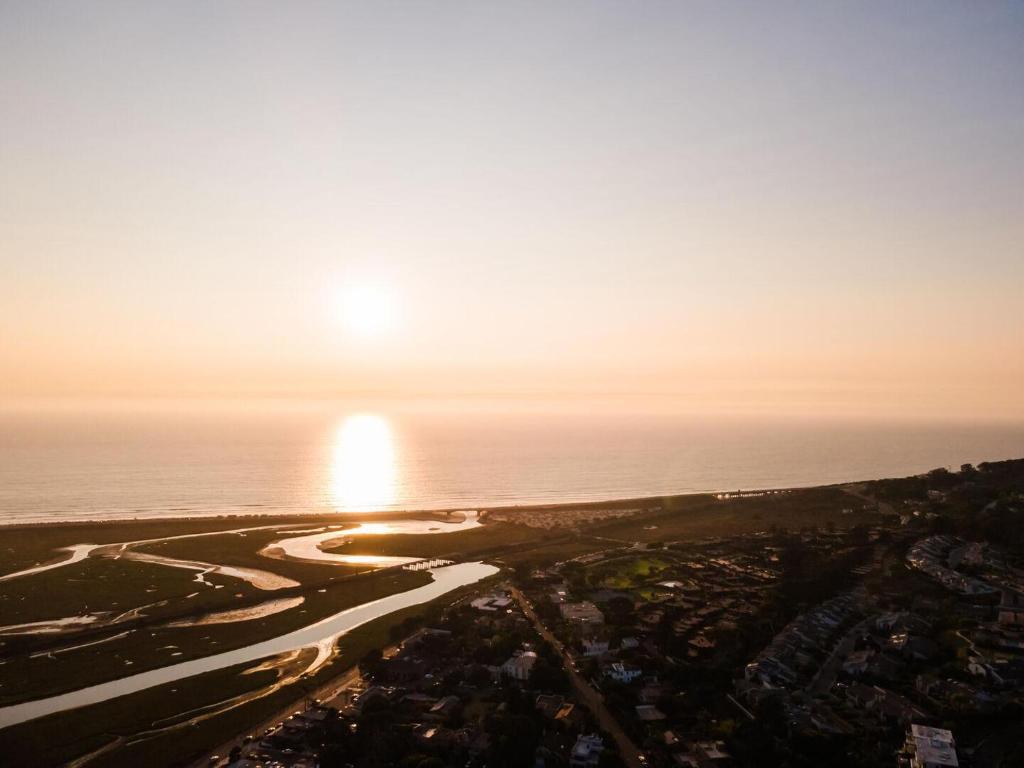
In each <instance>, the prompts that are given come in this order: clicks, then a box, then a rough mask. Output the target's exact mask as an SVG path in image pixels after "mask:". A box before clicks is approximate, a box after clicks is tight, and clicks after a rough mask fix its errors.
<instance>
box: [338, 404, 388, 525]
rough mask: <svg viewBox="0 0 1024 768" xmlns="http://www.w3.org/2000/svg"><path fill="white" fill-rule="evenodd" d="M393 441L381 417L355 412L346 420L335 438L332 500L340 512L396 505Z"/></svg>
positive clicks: (386, 422) (384, 420)
mask: <svg viewBox="0 0 1024 768" xmlns="http://www.w3.org/2000/svg"><path fill="white" fill-rule="evenodd" d="M396 476H397V467H396V461H395V441H394V436H393V435H392V432H391V425H390V424H389V423H388V421H387V420H386V419H384V418H382V417H381V416H377V415H375V414H372V413H357V414H353V415H351V416H348V417H346V418H345V420H344V421H343V422H342V423H341V426H339V427H338V431H337V434H336V435H335V438H334V448H333V456H332V459H331V499H332V501H333V502H334V505H335V507H337V508H338V509H339V510H347V511H358V510H368V509H378V508H381V507H388V506H391V505H392V504H394V502H395V480H396Z"/></svg>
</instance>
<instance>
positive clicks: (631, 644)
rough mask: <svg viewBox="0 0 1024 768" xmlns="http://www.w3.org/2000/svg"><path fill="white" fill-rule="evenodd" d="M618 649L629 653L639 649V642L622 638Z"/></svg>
mask: <svg viewBox="0 0 1024 768" xmlns="http://www.w3.org/2000/svg"><path fill="white" fill-rule="evenodd" d="M619 647H620V648H621V649H622V650H624V651H631V650H633V649H634V648H639V647H640V641H639V640H637V639H636V638H635V637H624V638H622V642H621V643H620V644H619Z"/></svg>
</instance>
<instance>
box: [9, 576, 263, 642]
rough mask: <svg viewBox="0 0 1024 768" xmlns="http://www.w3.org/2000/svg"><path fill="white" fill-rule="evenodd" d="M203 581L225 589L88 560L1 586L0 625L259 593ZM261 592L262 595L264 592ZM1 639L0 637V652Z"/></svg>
mask: <svg viewBox="0 0 1024 768" xmlns="http://www.w3.org/2000/svg"><path fill="white" fill-rule="evenodd" d="M208 581H210V582H212V583H214V584H221V585H224V588H223V589H211V588H210V587H208V586H205V585H203V584H200V583H198V582H196V580H195V573H194V572H192V571H186V570H182V569H180V568H168V567H166V566H163V565H153V564H150V563H138V562H132V561H129V560H109V559H105V558H88V559H86V560H82V561H80V562H78V563H74V564H73V565H68V566H65V567H63V568H57V569H54V570H52V571H43V572H42V573H39V574H36V575H33V576H27V577H24V578H19V579H12V580H10V581H7V582H3V585H2V588H0V624H4V625H6V624H20V623H24V622H30V621H42V620H44V619H58V618H61V617H63V616H76V615H81V614H85V613H95V612H102V611H108V612H111V613H113V614H119V613H123V612H124V611H127V610H128V609H130V608H136V607H139V606H143V605H148V604H151V603H156V602H158V601H162V600H170V601H173V602H175V603H178V602H179V601H181V600H184V599H185V598H186V596H187V595H191V594H194V593H198V594H196V597H194V598H191V602H192V604H194V605H195V606H196V607H197V608H198V607H202V608H210V609H217V608H225V607H231V606H232V605H233V604H234V603H235V602H237V598H236V597H235V595H236V594H243V595H256V594H258V593H260V590H257V589H255V588H253V587H252V586H250V585H249V584H248V583H247V582H244V581H240V580H239V579H233V578H228V577H226V576H219V575H217V574H212V575H211V576H210V578H209V579H208ZM263 594H265V593H263ZM2 647H3V640H2V639H0V648H2Z"/></svg>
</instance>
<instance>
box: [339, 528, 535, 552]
mask: <svg viewBox="0 0 1024 768" xmlns="http://www.w3.org/2000/svg"><path fill="white" fill-rule="evenodd" d="M550 536H551V534H550V533H549V532H547V531H542V530H539V529H536V528H527V527H525V526H522V525H510V524H508V523H492V524H489V525H485V526H482V527H480V528H470V529H469V530H466V531H456V532H454V533H445V534H436V535H434V534H427V535H416V534H405V535H389V536H388V535H385V536H356V537H354V539H353V541H352V543H351V544H341V545H335V546H331V547H324V549H325V551H328V552H337V553H342V554H347V555H393V556H407V557H447V558H462V559H471V558H472V557H474V556H476V555H479V554H480V553H487V552H492V551H497V550H500V549H504V548H506V547H516V546H521V545H528V544H540V543H542V542H543V541H544V540H545V538H550Z"/></svg>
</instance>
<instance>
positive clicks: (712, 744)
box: [690, 741, 732, 767]
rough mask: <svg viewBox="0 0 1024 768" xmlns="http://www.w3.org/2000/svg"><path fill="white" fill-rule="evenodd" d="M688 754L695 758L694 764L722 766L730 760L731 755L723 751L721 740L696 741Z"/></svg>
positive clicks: (723, 745) (723, 744)
mask: <svg viewBox="0 0 1024 768" xmlns="http://www.w3.org/2000/svg"><path fill="white" fill-rule="evenodd" d="M690 754H691V755H692V756H693V757H694V758H696V760H695V764H696V765H699V766H716V767H717V766H724V765H727V764H729V762H730V761H731V760H732V755H730V754H729V753H728V752H726V751H725V742H723V741H698V742H696V743H695V744H694V745H693V748H692V749H691V750H690Z"/></svg>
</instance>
